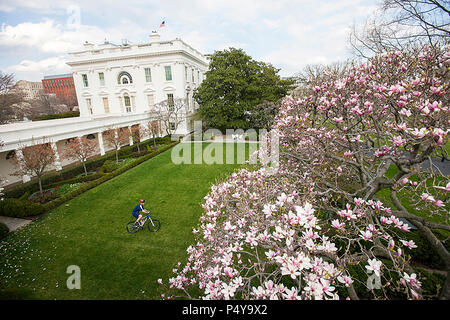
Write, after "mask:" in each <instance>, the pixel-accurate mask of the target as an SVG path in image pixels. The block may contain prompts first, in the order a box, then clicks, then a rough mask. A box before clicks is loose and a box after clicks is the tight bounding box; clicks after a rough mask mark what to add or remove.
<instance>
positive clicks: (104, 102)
mask: <svg viewBox="0 0 450 320" xmlns="http://www.w3.org/2000/svg"><path fill="white" fill-rule="evenodd" d="M103 108H104V109H105V113H109V101H108V98H103Z"/></svg>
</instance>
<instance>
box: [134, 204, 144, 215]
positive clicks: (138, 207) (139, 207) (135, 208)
mask: <svg viewBox="0 0 450 320" xmlns="http://www.w3.org/2000/svg"><path fill="white" fill-rule="evenodd" d="M142 210H144V207H143V206H142V205H141V204H138V205H137V206H136V207H134V209H133V213H138V212H141V211H142Z"/></svg>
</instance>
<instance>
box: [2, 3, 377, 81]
mask: <svg viewBox="0 0 450 320" xmlns="http://www.w3.org/2000/svg"><path fill="white" fill-rule="evenodd" d="M378 3H379V0H378V1H377V0H335V1H332V0H309V1H308V0H273V1H272V0H271V1H269V0H267V1H266V0H224V1H223V0H159V1H154V0H126V1H123V0H122V1H114V0H77V1H73V0H0V24H1V28H0V71H2V72H3V73H14V75H15V79H16V80H29V81H40V80H41V79H42V78H43V77H44V76H45V75H55V74H63V73H70V72H71V70H70V67H69V66H68V65H67V64H66V63H65V62H66V61H67V53H68V52H72V51H77V50H79V49H82V44H83V43H84V42H85V41H89V42H91V43H98V44H100V43H103V42H104V41H105V40H107V41H109V42H112V43H116V44H121V43H122V39H127V40H128V42H131V43H146V42H149V35H150V33H151V32H152V31H157V32H159V33H160V35H161V40H173V39H175V38H181V39H182V40H183V41H185V42H186V43H188V44H189V45H191V46H192V47H194V48H195V49H197V50H199V51H200V52H202V53H204V54H210V53H214V51H218V50H224V49H228V48H229V47H234V48H241V49H243V50H244V51H245V52H246V53H247V54H248V55H250V56H251V57H252V58H253V59H255V60H257V61H264V62H267V63H271V64H272V65H273V66H275V67H276V68H278V69H280V71H279V75H280V76H282V77H287V76H292V75H295V74H296V73H298V72H299V71H301V70H302V69H303V68H304V67H305V66H306V65H308V64H329V63H333V62H337V61H343V60H346V59H349V58H351V57H352V55H351V50H350V47H349V45H348V35H349V32H350V28H351V26H352V25H353V24H356V25H359V24H361V23H362V22H363V21H364V20H365V19H367V18H368V17H369V16H370V15H372V14H373V12H374V11H375V10H376V9H377V6H378ZM162 21H165V24H166V26H165V27H163V28H160V24H161V22H162Z"/></svg>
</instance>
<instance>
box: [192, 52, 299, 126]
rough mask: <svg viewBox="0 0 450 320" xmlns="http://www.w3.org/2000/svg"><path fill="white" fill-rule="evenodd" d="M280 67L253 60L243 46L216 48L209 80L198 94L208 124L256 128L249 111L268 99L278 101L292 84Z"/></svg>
mask: <svg viewBox="0 0 450 320" xmlns="http://www.w3.org/2000/svg"><path fill="white" fill-rule="evenodd" d="M278 71H279V69H275V68H274V67H273V66H272V65H271V64H267V63H264V62H259V61H255V60H253V59H252V58H251V57H250V56H249V55H247V54H246V53H245V52H244V51H243V50H242V49H235V48H230V49H229V50H223V51H216V52H214V54H213V55H211V60H210V64H209V71H207V72H206V74H205V75H206V79H205V80H203V82H202V83H201V85H200V86H199V87H198V88H197V90H196V91H195V93H194V98H195V100H196V101H197V103H198V104H199V106H200V108H199V111H200V114H201V116H202V120H203V121H204V122H205V124H206V126H208V127H214V128H217V129H220V130H223V129H227V128H234V129H237V128H242V129H247V128H251V127H253V124H252V123H249V122H248V121H247V119H246V115H247V114H248V112H252V111H253V110H254V108H255V107H256V106H257V105H258V104H260V103H262V102H264V101H272V102H274V101H277V100H278V99H280V98H282V97H283V96H285V95H286V93H287V92H288V91H289V90H290V89H291V87H292V83H293V81H292V80H281V79H280V77H279V76H278V75H277V73H278Z"/></svg>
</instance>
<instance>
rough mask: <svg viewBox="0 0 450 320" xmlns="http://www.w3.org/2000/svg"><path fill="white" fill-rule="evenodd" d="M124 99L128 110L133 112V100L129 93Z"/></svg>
mask: <svg viewBox="0 0 450 320" xmlns="http://www.w3.org/2000/svg"><path fill="white" fill-rule="evenodd" d="M123 101H124V103H125V109H126V111H127V112H131V100H130V97H129V96H128V95H125V96H123Z"/></svg>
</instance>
